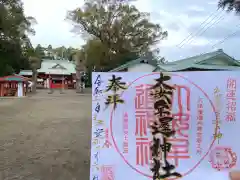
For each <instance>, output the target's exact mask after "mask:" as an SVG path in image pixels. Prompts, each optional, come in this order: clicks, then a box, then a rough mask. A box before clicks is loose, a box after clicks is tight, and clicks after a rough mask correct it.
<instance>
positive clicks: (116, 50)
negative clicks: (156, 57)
mask: <svg viewBox="0 0 240 180" xmlns="http://www.w3.org/2000/svg"><path fill="white" fill-rule="evenodd" d="M67 19H68V20H70V21H71V22H72V23H73V25H74V29H75V32H76V33H79V32H80V33H83V34H86V33H88V34H89V35H91V36H93V37H95V38H97V39H98V40H100V42H101V43H102V44H103V46H104V47H106V48H107V54H106V56H107V60H108V61H113V60H115V59H118V58H116V57H118V56H121V55H122V54H125V55H126V54H129V53H130V54H131V53H134V54H138V55H143V54H145V53H146V52H149V51H150V47H151V46H152V45H155V44H156V43H157V42H159V41H160V40H162V39H164V38H166V37H167V32H166V31H163V30H162V28H161V26H160V25H159V24H154V23H151V22H150V21H149V14H147V13H142V12H139V11H138V9H137V8H136V7H135V6H130V5H128V4H124V3H118V4H116V3H115V4H109V3H107V2H106V1H104V2H102V1H101V2H100V1H90V0H88V1H86V3H85V4H84V6H83V7H81V8H76V9H75V10H72V11H69V12H68V14H67ZM113 63H114V62H112V64H113ZM115 64H116V62H115Z"/></svg>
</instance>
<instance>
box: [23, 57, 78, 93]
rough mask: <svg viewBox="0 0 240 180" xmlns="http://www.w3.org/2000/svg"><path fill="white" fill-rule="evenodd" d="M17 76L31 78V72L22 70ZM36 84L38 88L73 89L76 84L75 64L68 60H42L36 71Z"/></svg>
mask: <svg viewBox="0 0 240 180" xmlns="http://www.w3.org/2000/svg"><path fill="white" fill-rule="evenodd" d="M19 75H21V76H24V77H29V78H31V77H32V71H31V70H23V71H21V72H20V73H19ZM37 83H38V84H37V87H38V88H40V87H42V88H53V89H58V88H65V89H71V88H74V87H75V83H76V70H75V64H74V63H73V62H71V61H68V60H45V59H44V60H42V63H41V68H40V69H38V80H37Z"/></svg>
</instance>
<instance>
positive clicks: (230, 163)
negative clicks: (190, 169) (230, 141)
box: [210, 146, 237, 171]
mask: <svg viewBox="0 0 240 180" xmlns="http://www.w3.org/2000/svg"><path fill="white" fill-rule="evenodd" d="M236 162H237V155H236V153H234V152H232V149H231V148H229V147H222V146H218V147H216V148H215V149H213V150H212V151H211V153H210V163H211V165H212V168H214V169H216V170H218V171H222V170H226V169H231V168H232V167H234V166H235V165H236Z"/></svg>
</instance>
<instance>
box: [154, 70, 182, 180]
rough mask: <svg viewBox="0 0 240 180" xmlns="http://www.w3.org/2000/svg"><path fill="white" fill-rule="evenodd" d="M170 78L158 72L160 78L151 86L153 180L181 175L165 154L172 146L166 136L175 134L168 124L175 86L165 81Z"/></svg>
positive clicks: (170, 120)
mask: <svg viewBox="0 0 240 180" xmlns="http://www.w3.org/2000/svg"><path fill="white" fill-rule="evenodd" d="M170 79H171V77H170V76H167V75H164V74H163V73H160V78H158V79H156V84H155V85H154V86H153V87H152V93H151V95H152V96H153V98H154V109H155V116H156V118H155V120H154V121H152V122H151V123H150V128H151V132H152V135H153V141H152V144H151V151H152V160H153V165H152V167H151V171H152V172H153V180H157V179H165V178H168V177H177V178H178V177H182V175H181V174H180V173H178V172H175V166H174V165H172V164H170V163H169V162H168V160H167V155H168V153H169V152H170V150H171V147H172V144H171V143H170V142H168V138H170V137H172V136H174V134H175V131H174V130H173V129H172V127H171V124H170V123H171V122H172V121H173V116H172V112H171V107H172V97H173V92H174V90H175V88H174V86H170V85H169V84H167V83H166V81H168V80H170ZM160 172H161V173H160ZM162 172H163V173H162Z"/></svg>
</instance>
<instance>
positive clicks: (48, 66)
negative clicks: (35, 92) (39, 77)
mask: <svg viewBox="0 0 240 180" xmlns="http://www.w3.org/2000/svg"><path fill="white" fill-rule="evenodd" d="M57 65H60V67H63V68H62V69H61V68H53V67H54V66H57ZM38 72H40V73H46V74H48V73H50V74H69V75H70V74H75V73H76V70H75V64H74V63H73V62H71V61H68V60H48V59H43V61H42V64H41V68H40V69H38ZM19 74H20V75H32V72H31V71H29V70H23V71H21V72H20V73H19Z"/></svg>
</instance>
